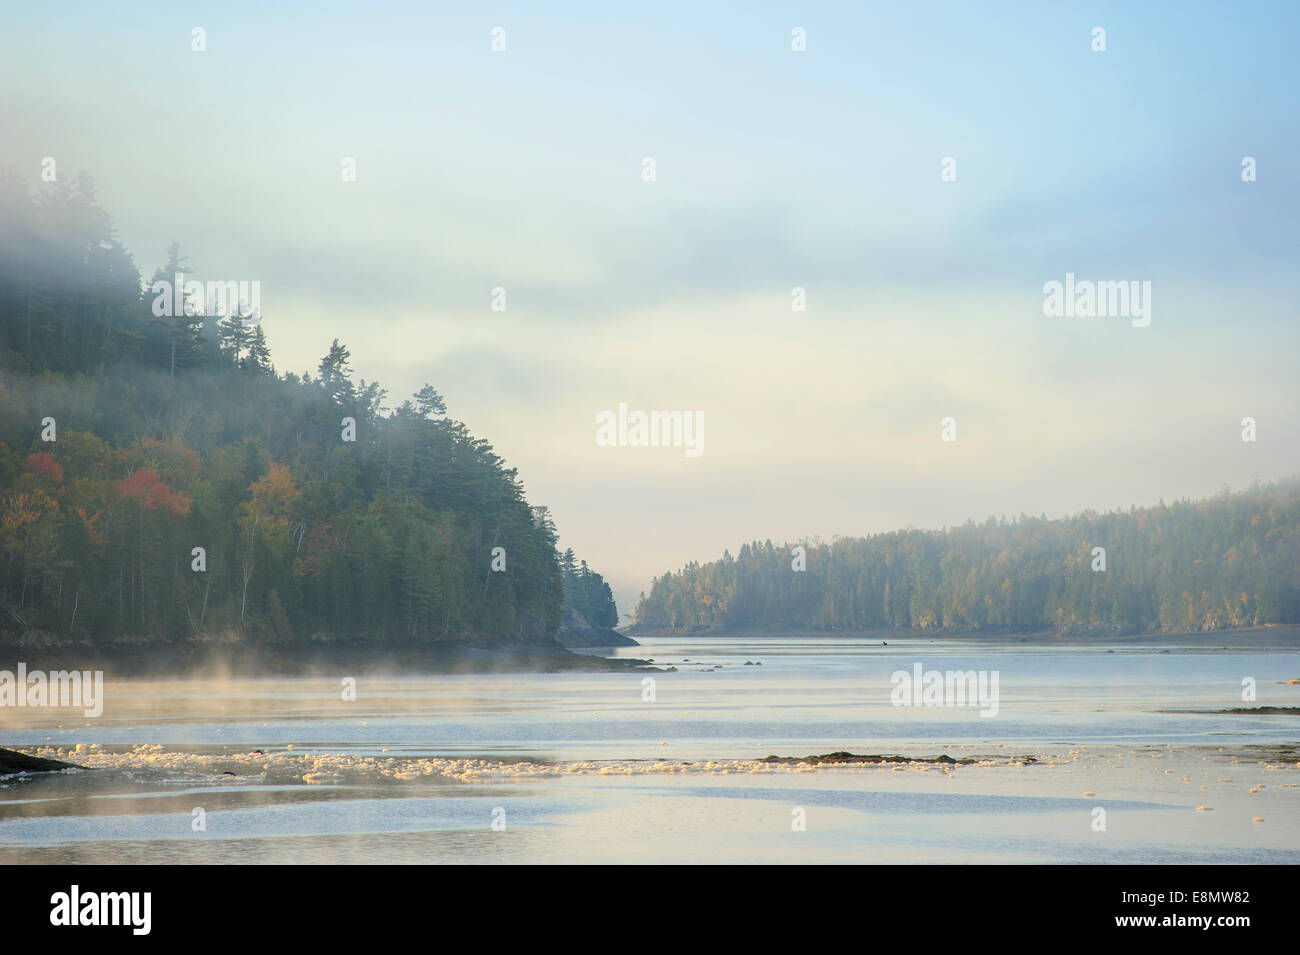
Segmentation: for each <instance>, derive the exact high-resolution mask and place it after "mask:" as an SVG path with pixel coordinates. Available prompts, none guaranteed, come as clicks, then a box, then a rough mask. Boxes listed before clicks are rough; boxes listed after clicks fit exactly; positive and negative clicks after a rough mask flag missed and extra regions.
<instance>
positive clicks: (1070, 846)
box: [0, 637, 1300, 864]
mask: <svg viewBox="0 0 1300 955" xmlns="http://www.w3.org/2000/svg"><path fill="white" fill-rule="evenodd" d="M886 639H888V642H889V646H881V645H880V644H881V641H880V639H878V638H877V639H873V640H866V639H857V638H840V637H837V638H826V637H779V638H772V637H753V638H736V637H730V638H690V639H656V640H647V641H645V643H646V645H645V646H643V647H640V648H630V649H627V650H621V651H618V652H619V655H622V656H639V657H647V656H648V657H653V658H654V660H655V662H656V665H658V666H670V665H671V666H675V667H677V668H678V672H675V673H668V672H660V673H653V674H643V673H636V674H632V673H627V674H601V673H570V674H563V673H562V674H522V675H491V676H484V675H457V676H432V677H430V676H423V677H392V678H371V677H361V678H358V680H357V684H356V695H357V699H356V700H355V701H354V702H345V701H344V700H343V699H342V698H341V695H342V694H341V686H340V681H339V679H338V678H337V677H303V678H295V679H266V680H244V679H240V680H226V679H221V678H218V677H212V678H208V679H199V680H185V681H149V682H119V681H113V682H110V683H109V684H108V685H107V686H106V704H105V708H104V714H103V716H101V717H99V718H97V719H85V718H77V714H76V713H75V712H73V711H68V710H39V709H0V746H6V747H23V748H25V749H28V751H33V752H34V751H36V750H35V749H34V747H38V746H39V747H45V749H44V750H42V751H41V752H42V753H43V754H46V755H53V756H62V757H64V758H67V759H69V760H71V761H73V762H77V763H80V764H82V765H86V766H90V767H94V768H95V771H94V772H71V773H60V774H55V775H52V776H41V777H25V778H16V777H10V778H8V779H5V780H0V786H3V787H4V788H0V863H6V864H7V863H13V862H78V861H84V862H113V861H123V862H387V861H396V862H514V861H538V862H541V861H561V862H578V861H649V862H661V861H692V860H697V861H718V862H721V861H725V862H758V861H763V862H781V861H788V862H809V861H827V862H902V863H912V862H1139V863H1165V862H1287V863H1294V862H1300V812H1298V811H1297V810H1298V809H1300V787H1298V785H1297V784H1300V756H1297V755H1296V754H1295V753H1294V752H1293V751H1289V750H1286V749H1283V748H1281V747H1285V746H1288V745H1293V744H1296V743H1297V742H1298V741H1300V722H1297V719H1298V718H1297V717H1296V716H1290V715H1274V716H1261V715H1237V714H1232V715H1224V714H1192V713H1186V712H1173V713H1165V712H1160V711H1161V710H1186V709H1193V708H1195V709H1223V708H1231V707H1246V706H1267V705H1278V706H1300V686H1288V685H1285V684H1283V683H1282V682H1281V681H1284V680H1287V679H1295V678H1298V677H1300V657H1297V655H1296V654H1295V653H1284V652H1278V651H1252V650H1250V649H1248V648H1234V649H1230V650H1223V649H1203V648H1202V649H1198V648H1177V649H1173V650H1172V652H1168V645H1166V647H1163V648H1157V647H1154V646H1147V647H1144V646H1134V645H1115V646H1113V647H1111V648H1109V649H1110V651H1111V652H1107V650H1108V648H1106V647H1097V646H1089V647H1074V648H1069V647H1067V648H1061V647H1058V646H1053V647H1052V648H1050V649H1047V648H1042V647H1037V646H1034V647H1026V646H1024V645H1022V644H1018V643H1006V644H996V643H987V642H986V643H980V644H978V645H972V644H971V643H969V642H960V641H951V640H949V641H944V640H930V639H906V638H901V637H900V638H892V637H886ZM746 661H749V662H751V663H753V664H761V665H751V666H746V665H745V663H746ZM916 663H920V664H921V665H922V666H923V668H924V669H926V670H931V669H933V670H940V671H948V670H976V671H979V670H986V671H996V672H997V674H998V690H999V694H998V707H997V715H996V716H992V717H987V716H981V715H980V710H979V709H978V708H976V707H968V706H895V705H893V704H892V703H891V700H890V693H891V690H892V688H893V687H892V684H891V682H890V676H891V674H892V673H894V672H895V671H899V670H903V671H907V672H909V673H910V672H911V671H912V668H913V666H914V664H916ZM647 676H649V677H651V678H653V681H654V683H653V688H652V689H653V699H649V698H648V697H649V696H650V695H651V693H650V690H651V688H650V687H648V686H647V685H646V684H644V683H643V681H644V679H645V678H646V677H647ZM1247 677H1249V678H1253V679H1254V680H1255V683H1256V687H1257V699H1255V700H1254V701H1249V702H1243V699H1242V681H1243V679H1245V678H1247ZM258 749H260V750H262V751H263V753H261V754H257V753H254V752H253V751H254V750H258ZM835 750H849V751H851V752H854V753H901V754H907V755H914V756H929V757H933V756H936V755H939V754H941V753H947V754H949V755H951V756H952V757H953V758H955V759H959V760H960V759H971V760H974V762H972V763H968V764H963V765H957V766H942V765H935V764H927V763H909V764H902V765H890V764H886V765H871V766H862V765H849V766H845V765H823V766H811V765H807V764H805V765H798V764H781V765H774V764H770V763H759V762H756V760H758V759H759V758H761V757H763V756H766V755H768V754H777V755H782V756H806V755H809V754H814V753H825V752H830V751H835ZM1027 756H1028V757H1033V759H1034V760H1035V761H1034V762H1029V763H1026V761H1025V760H1024V757H1027ZM1252 790H1254V791H1253V792H1252ZM1198 807H1206V808H1204V809H1200V810H1198ZM196 809H201V810H202V811H203V812H202V814H201V819H202V822H203V825H204V828H202V829H198V830H197V831H196V819H198V818H200V814H198V813H196V812H195V810H196ZM1097 810H1103V811H1104V816H1102V815H1099V814H1098V812H1097ZM1257 818H1259V819H1262V821H1261V822H1255V821H1253V820H1255V819H1257ZM1100 819H1104V823H1105V829H1104V830H1100V829H1098V828H1095V827H1097V825H1098V821H1099V820H1100ZM800 821H802V822H803V824H804V827H803V828H802V829H797V828H795V826H796V825H797V824H798V823H799V822H800ZM494 823H495V828H494Z"/></svg>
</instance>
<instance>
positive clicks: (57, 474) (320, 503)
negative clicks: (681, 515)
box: [0, 174, 612, 646]
mask: <svg viewBox="0 0 1300 955" xmlns="http://www.w3.org/2000/svg"><path fill="white" fill-rule="evenodd" d="M186 268H187V266H186V263H185V260H184V259H183V258H182V257H181V256H180V254H179V250H178V249H177V248H176V247H174V246H173V248H172V250H171V252H170V261H168V262H167V263H166V264H165V265H164V266H163V268H162V269H160V270H159V272H158V273H157V274H156V275H155V276H154V279H158V278H166V279H167V280H171V279H172V278H173V277H174V275H175V274H176V273H177V272H181V271H184V270H186ZM141 278H142V276H141V274H140V272H139V270H138V269H137V268H136V266H135V264H134V262H133V260H132V257H131V255H130V254H129V253H128V252H127V250H126V249H124V248H123V247H122V245H121V244H120V243H119V242H118V241H117V240H116V238H115V236H114V232H113V227H112V224H111V222H110V221H109V218H108V216H107V215H106V214H105V213H104V212H103V211H102V210H101V209H100V208H99V207H98V205H97V203H96V201H95V197H94V192H93V187H92V186H91V184H90V182H89V180H88V179H86V178H85V177H83V178H81V179H79V180H78V181H77V182H75V183H70V184H69V183H62V182H60V183H58V184H57V185H52V186H47V187H45V188H44V190H43V191H42V192H40V193H33V192H32V191H31V190H30V189H29V188H28V187H27V186H26V185H25V184H24V183H22V182H20V181H19V180H18V179H17V178H16V177H14V176H13V175H9V174H0V408H2V409H3V413H2V414H0V640H2V641H5V642H19V643H28V644H35V643H40V644H42V645H45V644H59V643H72V642H75V643H78V644H90V645H92V646H111V645H116V644H180V643H186V642H197V643H200V644H202V643H212V642H218V641H223V640H231V639H236V640H244V641H248V642H250V643H253V644H257V645H277V646H283V645H293V644H301V643H306V642H312V643H317V642H321V641H338V640H346V641H365V642H369V643H375V644H379V643H396V642H411V641H415V642H432V641H459V642H480V643H482V642H509V641H515V642H539V643H546V644H549V643H550V640H551V637H552V635H553V634H554V632H555V630H556V628H557V626H558V625H559V623H560V621H561V620H562V618H563V616H564V611H565V594H566V590H575V591H576V590H581V593H580V594H578V596H577V599H578V600H579V601H580V602H581V603H582V605H583V607H584V608H586V607H588V605H592V606H596V605H597V604H599V601H598V600H597V598H598V597H600V596H601V589H600V588H601V585H603V581H602V580H601V579H600V575H599V574H596V573H594V572H592V571H589V570H587V569H586V566H585V564H584V565H583V567H582V570H581V573H578V572H577V571H575V572H574V573H573V574H572V580H573V581H576V582H577V583H576V584H574V583H570V582H569V581H567V580H566V577H567V576H569V575H567V574H566V571H567V570H568V569H569V565H570V564H571V563H572V557H571V555H570V556H569V558H568V560H567V563H566V562H562V561H561V558H560V555H558V554H557V552H556V531H555V528H554V526H553V524H552V523H551V520H550V518H549V516H548V514H547V511H546V508H544V507H532V506H530V505H529V503H528V502H527V501H526V500H525V497H524V490H523V487H522V486H521V484H520V482H519V479H518V475H517V474H516V472H515V471H514V470H513V469H511V468H508V467H506V465H505V464H504V463H503V461H502V459H501V458H500V457H499V456H498V455H497V454H496V453H495V452H494V451H493V448H492V446H491V445H489V444H488V443H487V442H486V441H484V440H482V439H480V438H476V437H474V436H473V435H471V434H470V433H469V432H468V431H467V430H466V429H465V427H464V426H463V425H462V424H460V423H458V422H456V421H453V420H451V419H450V418H448V417H447V415H446V408H445V405H444V402H443V399H442V397H441V396H440V395H439V394H438V393H437V392H436V391H435V390H434V389H433V388H432V387H428V386H426V387H425V388H423V389H422V390H421V391H420V392H419V393H418V394H416V395H413V396H412V397H410V398H408V399H406V400H402V401H397V402H394V404H395V407H393V408H392V409H391V410H388V409H386V408H385V403H386V397H387V396H386V392H385V391H384V389H383V388H381V387H380V386H379V385H378V384H377V383H375V382H367V381H365V380H364V379H360V380H354V375H353V371H352V368H351V366H350V356H349V353H348V350H347V348H346V347H345V346H344V345H342V344H340V343H339V342H338V341H337V340H336V341H335V342H334V344H333V346H332V347H331V348H330V349H329V352H328V354H327V355H326V356H325V357H324V358H323V359H322V360H321V362H320V364H319V367H318V368H317V369H315V374H314V375H313V374H312V373H310V372H307V373H304V374H302V375H301V376H300V375H297V374H294V373H292V372H287V371H286V372H284V373H279V372H277V370H276V368H275V367H274V363H273V359H272V356H271V352H270V347H269V343H268V335H267V330H268V329H270V330H273V329H274V317H273V316H268V317H267V319H266V320H265V321H263V320H261V316H260V315H258V316H255V317H254V318H253V319H250V322H251V324H248V325H245V324H244V323H242V322H240V321H239V320H238V318H237V317H235V316H234V315H232V314H230V313H231V312H233V311H234V308H237V307H238V305H235V306H234V307H233V308H232V307H227V309H226V312H227V314H226V315H224V316H214V315H212V314H208V315H207V316H206V317H205V316H203V315H185V314H183V313H184V311H185V310H184V309H183V308H182V309H181V312H182V314H180V315H179V316H177V317H166V316H161V317H160V316H158V315H156V314H155V312H156V310H157V309H156V308H155V298H156V296H155V295H154V294H153V292H152V291H150V290H149V289H148V288H144V289H143V290H142V282H141ZM199 278H201V276H199ZM358 280H359V281H361V280H362V277H360V276H359V277H358ZM152 281H153V279H151V284H152ZM205 310H207V309H206V308H205ZM344 419H351V420H352V422H353V424H352V425H351V426H349V423H348V422H346V421H345V420H344ZM50 439H53V440H50ZM497 548H500V550H497ZM200 549H201V550H200ZM607 592H608V590H607V588H606V590H605V593H607ZM600 606H601V609H603V605H600ZM611 609H612V607H611Z"/></svg>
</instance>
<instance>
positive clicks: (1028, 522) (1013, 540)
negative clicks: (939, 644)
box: [635, 480, 1300, 634]
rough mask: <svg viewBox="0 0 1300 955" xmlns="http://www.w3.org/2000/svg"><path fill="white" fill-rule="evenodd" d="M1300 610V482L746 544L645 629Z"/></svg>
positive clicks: (1096, 626) (1213, 623)
mask: <svg viewBox="0 0 1300 955" xmlns="http://www.w3.org/2000/svg"><path fill="white" fill-rule="evenodd" d="M796 546H803V547H805V548H806V555H805V563H806V570H803V571H798V570H795V569H793V568H794V566H795V565H796V563H797V555H796V556H792V554H791V550H792V548H794V547H796ZM1095 548H1103V549H1104V552H1105V553H1104V555H1103V554H1100V553H1095V552H1094V549H1095ZM1103 556H1104V570H1103V569H1101V567H1102V566H1103V564H1102V563H1101V561H1100V559H1099V558H1101V557H1103ZM1297 622H1300V481H1296V480H1292V481H1288V482H1285V483H1282V484H1275V485H1269V486H1265V487H1254V488H1252V489H1251V490H1249V491H1244V492H1239V493H1229V492H1227V491H1225V492H1223V493H1221V494H1219V495H1218V496H1216V497H1213V498H1210V499H1207V500H1202V501H1180V502H1178V503H1175V504H1170V505H1165V504H1164V503H1161V504H1159V505H1157V506H1155V507H1145V508H1133V509H1130V510H1129V511H1128V512H1127V513H1124V512H1120V513H1109V514H1098V513H1096V512H1086V513H1083V514H1080V515H1078V516H1075V517H1070V518H1066V519H1063V520H1046V519H1041V518H1027V517H1023V516H1022V517H1020V518H1019V519H1018V520H1015V521H1007V520H1005V519H1002V520H994V519H992V518H990V519H989V520H987V521H986V522H985V523H983V524H978V525H977V524H975V523H973V522H968V523H967V524H966V525H964V526H962V527H957V528H953V529H951V530H945V531H916V530H907V531H897V532H894V533H890V534H878V535H876V536H873V537H867V538H837V539H836V540H835V541H834V542H833V543H830V544H824V543H808V542H801V543H800V544H782V545H781V546H779V547H777V546H774V545H773V544H772V542H771V541H765V542H763V543H757V542H755V543H753V544H746V545H745V546H744V547H742V548H741V549H740V554H739V555H738V556H735V557H733V556H732V555H731V554H730V553H726V554H723V556H722V559H721V560H716V561H713V562H711V563H707V564H703V565H701V564H696V563H692V564H688V565H687V566H686V567H685V568H683V569H682V570H680V571H678V572H677V573H669V574H665V575H664V576H663V577H660V578H658V579H656V580H655V581H654V584H653V586H652V587H651V590H650V593H649V595H645V594H642V596H641V601H640V604H639V605H638V607H637V609H636V627H635V629H637V630H641V631H655V630H671V631H683V630H740V629H767V628H809V629H846V630H856V629H873V628H903V629H912V628H915V629H922V630H949V631H969V630H982V631H995V632H996V631H1008V632H1027V631H1034V630H1044V629H1054V630H1056V631H1059V632H1066V633H1077V634H1089V633H1095V634H1106V633H1115V634H1118V633H1144V632H1154V631H1169V632H1187V631H1200V630H1221V629H1226V628H1230V627H1243V626H1252V625H1260V624H1276V623H1297Z"/></svg>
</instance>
